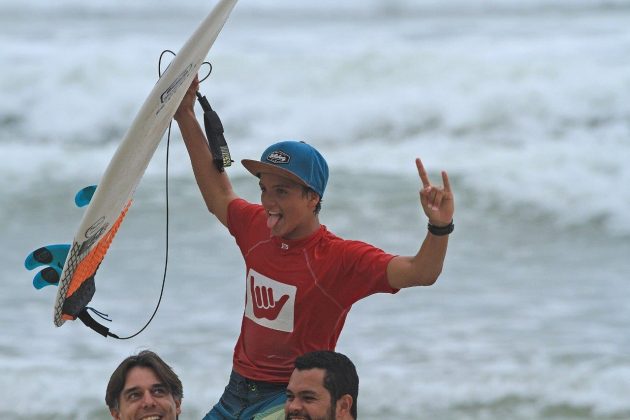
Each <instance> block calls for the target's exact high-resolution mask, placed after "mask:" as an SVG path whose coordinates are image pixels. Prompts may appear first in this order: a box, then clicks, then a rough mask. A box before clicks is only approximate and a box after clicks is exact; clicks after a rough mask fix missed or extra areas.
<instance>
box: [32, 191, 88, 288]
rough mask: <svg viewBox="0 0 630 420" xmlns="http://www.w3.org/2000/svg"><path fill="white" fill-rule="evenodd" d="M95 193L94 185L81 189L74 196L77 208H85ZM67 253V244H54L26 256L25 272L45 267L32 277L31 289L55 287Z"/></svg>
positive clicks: (68, 248) (68, 246) (68, 247)
mask: <svg viewBox="0 0 630 420" xmlns="http://www.w3.org/2000/svg"><path fill="white" fill-rule="evenodd" d="M95 191H96V185H90V186H87V187H85V188H82V189H81V190H79V192H77V193H76V195H75V196H74V203H75V204H76V205H77V207H84V206H87V205H88V204H89V203H90V201H91V200H92V196H94V192H95ZM69 251H70V245H69V244H54V245H46V246H43V247H40V248H37V249H36V250H35V251H33V252H31V253H30V254H28V256H27V257H26V260H25V261H24V267H26V269H27V270H33V269H35V268H37V267H41V266H46V267H45V268H44V269H43V270H41V271H40V272H38V273H37V274H35V277H33V287H35V288H36V289H38V290H39V289H42V288H44V287H46V286H57V285H58V284H59V279H60V278H61V271H62V270H63V265H64V264H65V262H66V258H68V252H69Z"/></svg>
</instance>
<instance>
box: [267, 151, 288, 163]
mask: <svg viewBox="0 0 630 420" xmlns="http://www.w3.org/2000/svg"><path fill="white" fill-rule="evenodd" d="M267 160H268V161H269V162H271V163H289V161H290V160H291V156H289V155H287V154H286V153H284V152H283V151H282V150H276V151H275V152H271V153H269V155H268V156H267Z"/></svg>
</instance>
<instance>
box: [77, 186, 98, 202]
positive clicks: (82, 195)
mask: <svg viewBox="0 0 630 420" xmlns="http://www.w3.org/2000/svg"><path fill="white" fill-rule="evenodd" d="M95 191H96V185H90V186H89V187H85V188H83V189H81V190H79V192H78V193H77V194H76V195H75V196H74V204H76V205H77V207H85V206H87V205H88V204H90V201H91V200H92V196H93V195H94V192H95Z"/></svg>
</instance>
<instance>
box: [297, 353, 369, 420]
mask: <svg viewBox="0 0 630 420" xmlns="http://www.w3.org/2000/svg"><path fill="white" fill-rule="evenodd" d="M295 368H296V369H297V370H310V369H323V370H325V371H326V373H325V374H324V388H326V389H327V390H328V392H329V393H330V399H331V402H332V403H336V402H337V401H338V400H339V399H340V398H341V397H342V396H344V395H345V394H348V395H350V396H351V397H352V407H351V409H350V414H352V417H354V418H355V419H356V418H357V400H358V398H359V376H358V375H357V370H356V368H355V367H354V364H353V363H352V361H351V360H350V359H348V357H347V356H345V355H343V354H341V353H337V352H334V351H328V350H320V351H313V352H310V353H306V354H304V355H302V356H300V357H298V358H297V359H295Z"/></svg>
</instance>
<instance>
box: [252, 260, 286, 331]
mask: <svg viewBox="0 0 630 420" xmlns="http://www.w3.org/2000/svg"><path fill="white" fill-rule="evenodd" d="M296 292H297V287H295V286H291V285H289V284H284V283H280V282H279V281H276V280H273V279H270V278H269V277H267V276H263V275H262V274H260V273H257V272H256V271H255V270H251V269H250V270H249V273H248V274H247V302H246V304H245V316H246V317H247V318H249V319H251V320H252V321H254V322H255V323H256V324H259V325H262V326H264V327H267V328H271V329H274V330H278V331H286V332H292V331H293V318H294V312H295V310H294V305H295V295H296Z"/></svg>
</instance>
